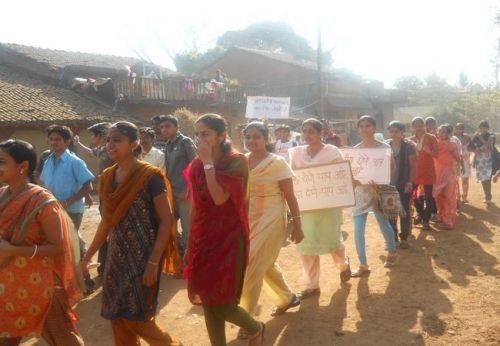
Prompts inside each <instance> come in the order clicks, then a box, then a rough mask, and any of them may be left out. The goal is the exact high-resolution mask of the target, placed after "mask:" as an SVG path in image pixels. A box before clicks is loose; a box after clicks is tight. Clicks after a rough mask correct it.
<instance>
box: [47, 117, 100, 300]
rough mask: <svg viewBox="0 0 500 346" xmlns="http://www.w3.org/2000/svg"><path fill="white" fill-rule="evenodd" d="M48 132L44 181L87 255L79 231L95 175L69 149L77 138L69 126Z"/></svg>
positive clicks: (89, 286) (90, 286)
mask: <svg viewBox="0 0 500 346" xmlns="http://www.w3.org/2000/svg"><path fill="white" fill-rule="evenodd" d="M46 132H47V138H48V142H49V145H50V150H51V153H50V155H49V156H48V157H47V159H46V161H45V163H44V165H43V170H42V173H41V175H40V180H41V181H42V183H43V185H44V186H45V187H46V188H47V189H48V190H49V191H50V192H52V194H53V195H54V196H55V197H56V198H57V199H58V200H59V202H60V203H61V205H62V206H63V208H64V209H65V210H66V212H67V213H68V215H69V217H70V218H71V220H72V221H73V224H74V226H75V230H76V232H78V236H79V238H80V252H81V254H82V256H83V254H84V253H85V251H86V248H85V242H84V241H83V239H82V237H81V234H80V231H79V229H80V225H81V223H82V219H83V212H84V210H85V204H84V199H85V196H87V195H89V194H90V192H91V191H92V180H94V175H93V174H92V173H91V172H90V171H89V169H88V168H87V165H86V164H85V162H84V161H83V160H82V159H80V158H79V157H78V156H76V155H75V154H73V153H71V152H70V151H69V150H68V147H69V145H70V143H71V139H72V138H71V137H72V135H73V134H72V132H71V130H70V128H69V127H67V126H60V125H51V126H49V127H48V128H47V130H46ZM85 281H86V284H87V292H89V291H92V290H93V288H94V282H93V281H92V280H91V279H90V276H88V277H87V278H86V280H85Z"/></svg>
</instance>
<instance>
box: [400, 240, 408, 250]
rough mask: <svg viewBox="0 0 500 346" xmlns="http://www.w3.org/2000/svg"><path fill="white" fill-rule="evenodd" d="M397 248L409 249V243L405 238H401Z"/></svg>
mask: <svg viewBox="0 0 500 346" xmlns="http://www.w3.org/2000/svg"><path fill="white" fill-rule="evenodd" d="M399 248H400V249H404V250H406V249H409V248H410V244H408V242H407V241H406V240H401V243H399Z"/></svg>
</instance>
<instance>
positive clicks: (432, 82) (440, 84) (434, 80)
mask: <svg viewBox="0 0 500 346" xmlns="http://www.w3.org/2000/svg"><path fill="white" fill-rule="evenodd" d="M424 80H425V86H426V87H427V88H431V89H443V88H449V87H450V85H448V83H447V82H446V79H444V78H442V77H440V76H439V75H438V74H437V73H436V72H433V73H432V74H430V75H428V76H427V77H425V78H424Z"/></svg>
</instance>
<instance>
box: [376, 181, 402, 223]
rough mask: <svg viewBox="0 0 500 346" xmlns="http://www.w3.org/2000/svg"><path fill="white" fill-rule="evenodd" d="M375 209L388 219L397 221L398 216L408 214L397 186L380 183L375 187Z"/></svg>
mask: <svg viewBox="0 0 500 346" xmlns="http://www.w3.org/2000/svg"><path fill="white" fill-rule="evenodd" d="M374 191H375V192H374V194H375V196H374V198H375V203H374V205H375V209H376V211H377V212H379V213H380V214H382V216H384V217H385V218H386V219H388V220H391V221H396V220H397V218H398V216H401V217H404V216H406V212H405V210H404V209H403V205H402V203H401V198H400V196H399V192H398V190H397V189H396V187H395V186H392V185H386V184H380V185H377V186H376V187H375V189H374Z"/></svg>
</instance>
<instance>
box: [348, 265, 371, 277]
mask: <svg viewBox="0 0 500 346" xmlns="http://www.w3.org/2000/svg"><path fill="white" fill-rule="evenodd" d="M370 272H371V269H370V267H368V266H367V265H360V266H359V268H358V269H356V270H354V271H353V272H352V273H351V277H352V278H359V277H362V276H364V275H368V274H370Z"/></svg>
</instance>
